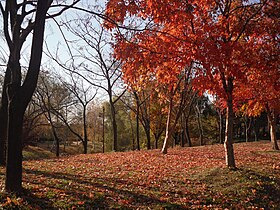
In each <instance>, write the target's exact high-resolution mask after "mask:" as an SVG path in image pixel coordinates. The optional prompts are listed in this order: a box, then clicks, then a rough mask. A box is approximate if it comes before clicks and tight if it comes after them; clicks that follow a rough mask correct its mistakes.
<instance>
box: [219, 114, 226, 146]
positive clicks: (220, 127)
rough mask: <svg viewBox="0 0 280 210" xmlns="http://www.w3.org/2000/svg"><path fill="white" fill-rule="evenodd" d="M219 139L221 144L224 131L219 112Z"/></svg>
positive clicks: (223, 139)
mask: <svg viewBox="0 0 280 210" xmlns="http://www.w3.org/2000/svg"><path fill="white" fill-rule="evenodd" d="M219 138H220V144H223V143H224V141H225V129H224V118H223V113H222V111H221V110H220V111H219Z"/></svg>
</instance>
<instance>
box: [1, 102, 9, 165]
mask: <svg viewBox="0 0 280 210" xmlns="http://www.w3.org/2000/svg"><path fill="white" fill-rule="evenodd" d="M7 118H8V111H7V105H3V104H2V106H1V108H0V119H1V120H0V165H1V166H5V165H6V146H7V145H6V142H7Z"/></svg>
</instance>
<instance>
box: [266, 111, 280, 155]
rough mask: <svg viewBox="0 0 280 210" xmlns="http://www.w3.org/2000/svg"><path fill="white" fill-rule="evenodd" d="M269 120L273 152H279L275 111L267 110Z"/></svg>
mask: <svg viewBox="0 0 280 210" xmlns="http://www.w3.org/2000/svg"><path fill="white" fill-rule="evenodd" d="M267 119H268V123H269V132H270V140H271V143H272V149H273V150H279V147H278V144H277V138H276V119H275V111H274V110H269V109H268V108H267Z"/></svg>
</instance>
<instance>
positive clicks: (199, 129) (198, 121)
mask: <svg viewBox="0 0 280 210" xmlns="http://www.w3.org/2000/svg"><path fill="white" fill-rule="evenodd" d="M195 108H196V115H197V124H198V131H199V143H200V146H202V145H203V144H204V142H203V128H202V122H201V114H200V109H199V105H198V102H197V104H196V106H195Z"/></svg>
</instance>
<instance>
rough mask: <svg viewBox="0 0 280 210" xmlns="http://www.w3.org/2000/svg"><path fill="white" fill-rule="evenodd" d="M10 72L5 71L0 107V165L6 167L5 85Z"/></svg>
mask: <svg viewBox="0 0 280 210" xmlns="http://www.w3.org/2000/svg"><path fill="white" fill-rule="evenodd" d="M10 77H11V76H10V71H8V70H7V71H6V73H5V78H4V84H3V87H2V97H1V107H0V119H1V120H0V165H1V166H5V165H6V150H7V145H6V144H7V126H8V98H7V84H9V83H10V82H9V80H10Z"/></svg>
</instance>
